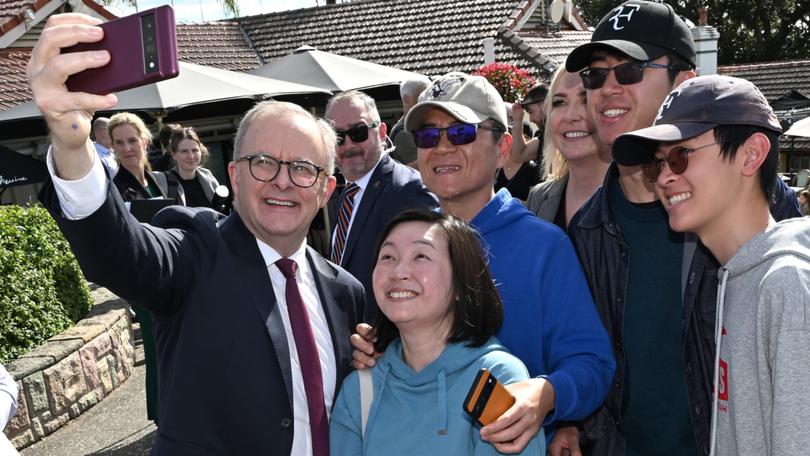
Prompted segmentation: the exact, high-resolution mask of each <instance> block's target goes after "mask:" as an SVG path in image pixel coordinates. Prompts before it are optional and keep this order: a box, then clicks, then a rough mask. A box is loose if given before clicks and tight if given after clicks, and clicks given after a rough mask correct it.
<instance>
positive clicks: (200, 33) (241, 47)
mask: <svg viewBox="0 0 810 456" xmlns="http://www.w3.org/2000/svg"><path fill="white" fill-rule="evenodd" d="M177 46H178V49H179V53H180V60H182V61H184V62H191V63H196V64H198V65H209V66H213V67H217V68H222V69H226V70H233V71H248V70H252V69H254V68H256V67H257V66H259V58H258V57H257V55H256V53H255V52H254V51H253V50H251V49H250V47H248V45H247V42H246V41H245V36H244V34H243V33H242V31H241V29H240V28H239V24H238V23H236V22H233V21H222V22H209V23H201V24H199V23H198V24H177Z"/></svg>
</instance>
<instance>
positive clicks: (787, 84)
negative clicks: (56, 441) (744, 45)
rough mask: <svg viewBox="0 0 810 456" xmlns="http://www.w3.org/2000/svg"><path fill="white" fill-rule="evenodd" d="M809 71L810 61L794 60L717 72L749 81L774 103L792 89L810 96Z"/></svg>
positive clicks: (737, 66) (734, 66)
mask: <svg viewBox="0 0 810 456" xmlns="http://www.w3.org/2000/svg"><path fill="white" fill-rule="evenodd" d="M809 69H810V60H792V61H787V62H771V63H759V64H754V65H728V66H721V67H719V68H718V69H717V71H718V73H720V74H726V75H729V76H736V77H738V78H744V79H748V80H749V81H751V82H753V83H754V84H755V85H756V86H757V87H759V90H761V91H762V93H763V94H764V95H765V97H766V98H767V99H768V101H771V102H773V100H775V99H777V98H779V97H780V96H781V95H784V94H785V93H786V92H788V91H790V90H791V89H794V90H798V91H800V92H802V93H804V94H805V95H808V96H810V78H808V77H807V74H806V73H807V71H808V70H809Z"/></svg>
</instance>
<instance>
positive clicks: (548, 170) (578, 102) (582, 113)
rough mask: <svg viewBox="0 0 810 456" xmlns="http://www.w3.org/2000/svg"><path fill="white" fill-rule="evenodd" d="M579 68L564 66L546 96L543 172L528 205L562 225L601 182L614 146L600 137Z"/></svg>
mask: <svg viewBox="0 0 810 456" xmlns="http://www.w3.org/2000/svg"><path fill="white" fill-rule="evenodd" d="M585 100H586V98H585V88H584V87H583V86H582V80H581V79H580V77H579V74H577V73H569V72H567V71H565V68H560V69H559V70H557V72H556V73H555V74H554V78H553V79H552V81H551V86H550V87H549V97H548V99H547V100H546V131H545V135H544V138H543V140H544V154H543V178H544V182H543V183H541V184H538V185H536V186H535V187H534V188H533V189H532V190H531V192H530V193H529V199H528V202H527V205H528V207H529V210H530V211H532V212H534V213H535V214H536V215H537V216H538V217H540V218H542V219H545V220H548V221H549V222H553V223H554V224H555V225H557V226H559V227H560V228H562V229H563V230H565V229H566V228H567V227H568V222H570V221H571V218H572V217H573V216H574V214H575V213H576V212H577V210H579V208H580V207H582V205H583V204H585V202H586V201H588V199H589V198H590V197H591V195H593V193H594V192H595V191H596V189H598V188H599V186H600V185H602V181H603V180H604V177H605V172H606V171H607V169H608V165H610V161H611V158H610V148H609V147H607V146H606V145H604V144H601V143H600V142H599V140H598V139H597V137H596V135H595V134H594V133H595V131H596V130H595V127H594V125H593V121H592V120H591V119H590V116H589V115H588V110H587V107H586V103H585Z"/></svg>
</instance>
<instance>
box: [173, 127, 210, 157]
mask: <svg viewBox="0 0 810 456" xmlns="http://www.w3.org/2000/svg"><path fill="white" fill-rule="evenodd" d="M184 139H190V140H192V141H194V142H195V143H197V147H199V148H200V155H201V157H202V158H201V159H200V164H203V163H205V161H206V160H207V159H208V148H207V147H205V144H203V142H202V141H200V136H199V135H198V134H197V130H195V129H194V128H193V127H180V129H179V130H175V131H174V133H172V136H171V138H170V139H169V150H170V151H171V152H172V153H175V152H177V148H178V147H179V146H180V141H182V140H184Z"/></svg>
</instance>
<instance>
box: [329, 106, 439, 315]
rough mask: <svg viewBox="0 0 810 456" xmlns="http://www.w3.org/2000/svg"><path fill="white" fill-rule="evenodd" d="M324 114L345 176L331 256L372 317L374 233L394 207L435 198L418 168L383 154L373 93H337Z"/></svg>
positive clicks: (430, 203) (428, 204)
mask: <svg viewBox="0 0 810 456" xmlns="http://www.w3.org/2000/svg"><path fill="white" fill-rule="evenodd" d="M325 117H326V118H327V119H329V120H330V121H331V122H332V124H333V125H334V127H335V132H336V133H337V138H338V149H337V155H336V157H335V161H336V164H337V167H338V169H340V172H341V173H342V174H343V176H344V177H346V187H345V189H344V190H343V192H342V193H341V195H340V198H339V199H338V202H337V208H336V210H335V216H334V220H335V222H334V223H335V229H334V231H333V233H332V244H331V257H332V258H331V259H332V261H334V262H335V263H337V264H339V265H341V266H343V267H344V268H346V270H347V271H349V272H351V273H352V275H354V276H355V277H357V279H358V280H360V282H361V283H362V284H363V286H364V287H365V289H366V290H367V296H366V299H368V305H367V306H366V315H365V316H366V321H372V319H373V317H374V315H375V314H376V308H377V306H376V301H375V299H374V294H373V293H372V292H371V271H372V270H373V269H374V264H375V263H376V258H373V256H374V247H375V245H376V243H377V237H378V236H379V234H380V232H381V231H382V229H383V228H384V227H385V225H386V224H387V223H388V222H389V221H390V220H391V219H392V218H393V217H394V216H395V215H397V214H398V213H400V212H402V211H404V210H406V209H412V208H433V207H437V206H438V202H437V201H436V198H435V197H434V196H433V195H432V194H430V193H429V192H428V190H427V188H425V186H424V185H423V184H422V179H421V178H420V177H419V172H418V171H416V170H414V169H413V168H411V167H409V166H406V165H403V164H401V163H399V162H397V161H396V160H394V159H392V158H390V157H389V156H388V152H387V151H386V150H385V140H386V133H387V131H386V125H385V124H384V123H382V122H381V121H380V114H379V112H377V105H376V103H375V102H374V99H373V98H371V97H369V96H368V95H366V94H365V93H363V92H358V91H349V92H343V93H340V94H338V95H335V96H334V97H332V99H330V100H329V102H328V103H327V105H326V114H325ZM408 134H410V133H408Z"/></svg>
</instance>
